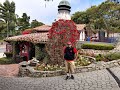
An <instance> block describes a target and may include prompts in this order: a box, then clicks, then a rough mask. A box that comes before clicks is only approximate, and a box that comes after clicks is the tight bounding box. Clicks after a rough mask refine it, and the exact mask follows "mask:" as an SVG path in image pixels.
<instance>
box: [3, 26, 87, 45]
mask: <svg viewBox="0 0 120 90" xmlns="http://www.w3.org/2000/svg"><path fill="white" fill-rule="evenodd" d="M76 26H77V30H78V31H81V30H84V28H85V27H86V25H85V24H76ZM50 28H51V26H49V25H42V26H39V27H36V28H34V30H35V31H41V32H40V33H31V34H24V35H18V36H13V37H8V38H6V39H5V41H27V42H31V43H46V41H47V40H48V37H47V34H48V31H49V30H50ZM43 31H45V32H43Z"/></svg>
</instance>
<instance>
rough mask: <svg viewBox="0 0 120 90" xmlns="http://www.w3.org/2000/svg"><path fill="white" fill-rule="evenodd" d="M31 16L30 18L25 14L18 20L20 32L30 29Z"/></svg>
mask: <svg viewBox="0 0 120 90" xmlns="http://www.w3.org/2000/svg"><path fill="white" fill-rule="evenodd" d="M29 21H30V16H28V15H27V14H26V13H23V15H22V17H21V18H20V17H19V18H18V19H17V25H18V28H19V30H22V31H23V30H25V29H28V28H29V26H30V23H29Z"/></svg>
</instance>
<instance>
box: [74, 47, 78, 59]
mask: <svg viewBox="0 0 120 90" xmlns="http://www.w3.org/2000/svg"><path fill="white" fill-rule="evenodd" d="M74 53H75V60H77V56H78V51H77V49H76V48H74Z"/></svg>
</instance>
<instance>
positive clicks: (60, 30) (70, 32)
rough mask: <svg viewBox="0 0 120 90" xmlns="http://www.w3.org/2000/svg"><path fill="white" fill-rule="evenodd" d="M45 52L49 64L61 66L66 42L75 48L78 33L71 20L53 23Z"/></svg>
mask: <svg viewBox="0 0 120 90" xmlns="http://www.w3.org/2000/svg"><path fill="white" fill-rule="evenodd" d="M48 38H49V39H48V43H47V51H48V54H49V55H50V63H51V64H59V65H63V61H64V60H63V47H64V46H65V45H66V43H67V42H68V41H70V42H71V43H72V45H73V46H76V42H77V40H78V39H79V32H78V30H77V29H76V24H75V23H74V22H73V21H72V20H62V19H61V20H58V21H56V22H55V23H53V25H52V27H51V29H50V30H49V34H48Z"/></svg>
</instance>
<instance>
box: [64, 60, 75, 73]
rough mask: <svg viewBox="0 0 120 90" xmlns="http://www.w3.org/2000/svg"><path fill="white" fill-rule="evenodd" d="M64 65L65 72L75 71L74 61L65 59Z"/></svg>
mask: <svg viewBox="0 0 120 90" xmlns="http://www.w3.org/2000/svg"><path fill="white" fill-rule="evenodd" d="M65 67H66V72H69V73H74V72H75V70H74V69H75V63H74V61H67V60H65Z"/></svg>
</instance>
